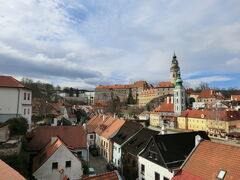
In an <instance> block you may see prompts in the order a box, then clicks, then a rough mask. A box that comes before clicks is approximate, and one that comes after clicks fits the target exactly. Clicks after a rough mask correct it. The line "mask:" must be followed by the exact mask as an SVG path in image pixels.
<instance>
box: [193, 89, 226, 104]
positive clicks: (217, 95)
mask: <svg viewBox="0 0 240 180" xmlns="http://www.w3.org/2000/svg"><path fill="white" fill-rule="evenodd" d="M224 99H225V98H224V96H223V95H222V94H221V92H219V91H218V90H216V89H204V90H202V91H201V92H200V93H199V96H198V98H197V102H204V103H206V104H210V103H217V102H218V101H221V100H224Z"/></svg>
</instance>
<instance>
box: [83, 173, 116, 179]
mask: <svg viewBox="0 0 240 180" xmlns="http://www.w3.org/2000/svg"><path fill="white" fill-rule="evenodd" d="M119 177H120V176H119V175H118V172H117V171H111V172H106V173H103V174H99V175H97V176H93V177H84V178H82V180H119Z"/></svg>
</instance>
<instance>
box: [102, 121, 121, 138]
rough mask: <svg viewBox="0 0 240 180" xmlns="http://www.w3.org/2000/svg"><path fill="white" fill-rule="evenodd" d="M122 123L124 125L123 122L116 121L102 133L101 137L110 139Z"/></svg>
mask: <svg viewBox="0 0 240 180" xmlns="http://www.w3.org/2000/svg"><path fill="white" fill-rule="evenodd" d="M124 123H125V120H121V119H117V120H116V121H114V122H113V123H112V124H111V125H110V126H109V127H108V128H107V129H106V130H105V131H103V132H102V134H101V136H103V137H105V138H106V139H109V138H111V137H112V135H113V134H114V133H115V132H116V131H117V130H119V129H120V128H121V127H122V126H123V124H124Z"/></svg>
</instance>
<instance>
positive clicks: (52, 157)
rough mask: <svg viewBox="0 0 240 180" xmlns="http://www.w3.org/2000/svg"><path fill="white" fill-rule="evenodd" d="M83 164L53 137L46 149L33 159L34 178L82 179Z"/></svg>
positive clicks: (44, 179)
mask: <svg viewBox="0 0 240 180" xmlns="http://www.w3.org/2000/svg"><path fill="white" fill-rule="evenodd" d="M82 175H83V169H82V163H81V161H80V159H79V158H78V157H77V155H76V154H73V153H72V152H71V151H70V150H69V149H68V148H67V147H66V145H65V144H64V143H63V142H62V141H61V140H60V139H59V138H57V137H52V139H51V141H50V142H49V143H48V144H47V145H46V147H45V148H44V149H43V151H41V153H40V154H38V155H37V156H36V157H35V158H34V159H33V176H34V177H35V178H36V179H37V180H49V179H51V180H60V179H64V177H67V178H69V179H71V180H78V179H81V177H82Z"/></svg>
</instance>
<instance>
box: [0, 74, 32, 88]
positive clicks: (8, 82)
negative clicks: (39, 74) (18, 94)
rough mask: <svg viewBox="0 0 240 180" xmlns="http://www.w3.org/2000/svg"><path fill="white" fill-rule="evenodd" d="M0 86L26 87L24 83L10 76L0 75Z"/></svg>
mask: <svg viewBox="0 0 240 180" xmlns="http://www.w3.org/2000/svg"><path fill="white" fill-rule="evenodd" d="M0 87H9V88H27V87H26V86H25V85H24V84H22V83H21V82H19V81H18V80H16V79H14V78H13V77H12V76H0ZM27 89H29V88H27Z"/></svg>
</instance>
